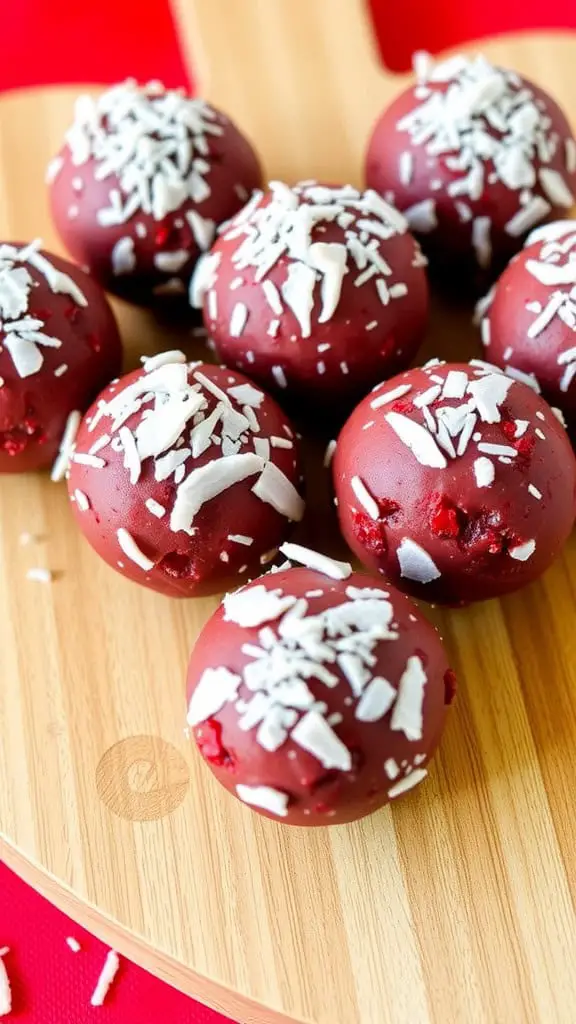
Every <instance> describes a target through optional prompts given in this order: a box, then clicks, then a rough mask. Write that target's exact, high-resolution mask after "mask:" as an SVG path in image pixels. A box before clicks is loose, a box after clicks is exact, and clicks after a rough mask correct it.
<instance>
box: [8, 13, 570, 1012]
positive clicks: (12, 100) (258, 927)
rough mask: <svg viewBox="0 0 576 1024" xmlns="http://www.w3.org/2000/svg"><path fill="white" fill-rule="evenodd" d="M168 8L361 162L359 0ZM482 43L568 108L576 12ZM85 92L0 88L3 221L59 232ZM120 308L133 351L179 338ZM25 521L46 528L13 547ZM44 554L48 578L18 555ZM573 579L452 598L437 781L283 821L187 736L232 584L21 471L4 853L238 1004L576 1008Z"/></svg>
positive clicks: (433, 346) (443, 323) (346, 171)
mask: <svg viewBox="0 0 576 1024" xmlns="http://www.w3.org/2000/svg"><path fill="white" fill-rule="evenodd" d="M175 8H176V11H177V14H178V16H179V20H180V25H181V29H182V37H183V40H184V46H185V50H186V52H187V53H189V54H190V59H191V60H192V59H193V62H194V68H195V72H196V76H197V78H198V79H199V81H200V82H201V85H202V87H203V91H204V92H205V93H206V95H207V96H208V97H209V98H211V99H213V100H214V101H215V102H217V103H219V104H221V105H222V106H223V107H224V108H226V109H227V110H229V112H230V113H231V114H232V115H233V116H235V117H236V118H237V119H238V121H239V122H240V123H241V124H242V125H243V126H244V127H245V128H246V129H247V130H248V132H249V133H250V134H251V135H252V136H253V138H254V140H255V142H256V143H257V145H258V146H259V148H260V150H261V152H262V153H263V156H264V159H265V162H266V169H267V172H268V173H269V175H270V176H278V177H285V178H287V179H288V180H289V181H293V180H295V179H297V178H299V177H310V176H317V177H319V178H324V179H328V180H334V181H338V180H341V181H344V180H346V181H349V180H350V181H352V182H354V183H356V182H359V181H360V180H361V158H362V151H363V147H364V145H365V141H366V137H367V133H368V130H369V126H370V124H371V122H372V120H373V119H374V117H375V115H376V114H377V112H378V110H379V108H380V107H381V105H382V104H383V102H384V101H386V100H387V99H388V98H389V97H390V96H391V95H392V94H393V93H394V92H395V91H396V90H398V89H399V88H400V87H401V86H402V85H403V80H399V79H395V78H393V77H392V76H390V75H387V74H384V73H383V72H382V71H381V70H380V69H379V68H378V66H377V62H376V58H375V55H374V51H373V45H372V40H371V37H370V32H369V28H368V23H367V18H366V15H365V12H364V8H363V4H362V3H361V0H242V3H240V2H238V0H236V2H233V0H179V2H177V3H175ZM485 50H486V52H487V53H488V54H489V55H490V56H491V57H493V58H496V59H498V60H499V61H501V62H502V63H503V64H508V65H511V66H513V67H516V68H517V69H518V70H520V71H523V72H526V73H528V74H530V75H531V76H533V77H534V78H535V79H537V80H538V81H540V82H541V83H542V84H543V85H544V86H545V87H547V88H548V89H549V90H550V91H551V92H552V94H553V95H556V96H557V98H558V99H559V100H560V101H561V102H562V104H563V105H564V107H565V108H566V110H567V111H568V113H570V112H571V111H576V76H575V74H574V65H575V62H576V37H574V36H564V37H562V36H558V35H556V36H527V37H523V38H521V39H507V40H501V41H500V42H498V43H490V44H489V45H488V46H486V47H485ZM75 92H76V90H71V89H51V90H43V91H34V92H29V93H19V94H14V95H11V96H10V95H9V96H5V97H3V98H2V100H0V236H2V237H3V238H7V239H13V238H18V239H28V238H32V237H34V236H37V235H41V236H43V237H44V239H45V243H46V245H47V246H48V248H54V249H59V246H58V243H57V240H56V238H55V236H54V233H53V230H52V228H51V225H50V222H49V219H48V214H47V206H46V197H45V190H44V185H43V170H44V166H45V164H46V162H47V159H48V157H49V156H50V155H52V153H53V152H54V151H55V150H56V149H57V147H58V145H59V142H60V140H61V137H62V133H63V131H64V129H65V127H66V125H67V124H68V122H69V120H70V112H71V106H72V99H73V95H74V93H75ZM116 308H117V310H118V314H119V317H120V320H121V324H122V328H123V332H124V336H125V340H126V346H127V355H128V363H131V364H134V363H135V361H136V359H137V356H138V355H139V354H140V353H141V352H143V351H146V352H151V351H154V350H155V349H157V348H161V347H173V346H174V345H175V344H176V345H178V344H180V343H181V341H188V339H187V338H186V337H185V336H184V337H182V333H181V332H179V331H177V330H176V329H173V330H171V331H170V330H168V329H166V328H161V327H159V326H158V325H154V324H153V323H152V321H151V319H150V318H149V317H148V315H147V314H145V313H142V312H139V311H136V310H133V309H130V308H128V307H126V306H121V305H120V304H117V307H116ZM475 344H476V342H475V340H474V336H473V334H472V332H471V331H470V329H469V327H468V315H467V314H466V313H462V312H461V313H459V314H455V313H453V312H448V311H446V310H442V309H436V310H435V313H434V324H433V329H432V332H431V337H430V339H429V341H428V343H427V345H426V354H427V355H429V354H431V353H432V352H434V354H438V355H441V354H447V355H456V354H457V353H460V354H464V355H467V354H471V353H472V351H473V348H474V345H475ZM317 490H321V487H318V486H317ZM314 501H316V499H314ZM23 531H27V532H29V533H31V534H33V535H34V536H35V537H37V538H39V539H38V540H37V541H36V542H35V543H33V544H31V545H28V546H26V547H23V546H21V545H20V544H19V535H20V534H21V533H22V532H23ZM323 531H324V527H323V526H321V525H320V526H319V525H317V526H316V533H317V535H318V537H320V538H321V537H322V534H323ZM313 534H314V531H313V529H312V535H313ZM38 565H40V566H48V567H49V568H51V569H52V570H54V571H55V573H56V578H55V580H54V582H53V583H52V584H51V585H42V584H39V583H32V582H30V581H28V580H27V579H26V570H27V569H28V568H30V567H32V566H38ZM575 587H576V543H575V542H574V540H573V541H572V543H571V544H569V546H568V550H567V551H566V553H565V556H564V558H563V559H561V560H560V561H559V562H558V563H557V564H556V565H555V566H554V567H553V568H552V569H551V571H550V572H549V573H548V574H547V575H546V577H545V578H544V579H543V580H542V582H540V583H539V584H537V585H535V586H533V587H531V588H529V589H528V590H526V591H524V592H522V593H520V594H518V595H516V596H513V597H510V598H508V599H507V600H506V601H502V602H500V603H497V602H491V603H488V604H485V605H483V606H481V607H475V608H471V609H468V610H466V611H460V612H454V613H442V614H440V613H437V614H436V619H437V621H439V622H440V623H441V626H442V630H443V633H444V635H445V638H446V641H447V644H448V646H449V648H450V652H451V656H452V659H453V662H454V667H455V668H456V669H457V670H458V674H459V676H460V680H461V686H460V697H459V701H458V703H457V706H456V707H455V709H454V711H453V713H452V714H451V716H450V723H449V726H448V729H447V732H446V735H445V740H444V743H443V746H442V751H441V753H440V755H439V756H438V758H437V759H436V762H435V767H434V768H433V770H432V772H431V776H430V779H429V780H428V781H427V782H426V785H425V786H423V787H421V788H420V789H419V790H417V791H415V792H414V793H413V794H411V795H409V796H408V797H407V798H405V799H404V800H403V801H402V802H400V803H398V804H397V805H395V806H394V808H393V809H391V808H387V809H385V810H383V811H381V812H380V813H378V814H377V815H375V816H373V817H372V818H369V819H367V820H365V821H363V822H361V823H359V824H356V825H352V826H346V827H338V828H333V829H330V830H320V831H311V832H306V831H304V830H290V829H289V828H286V827H282V826H280V825H276V824H275V823H273V822H270V821H266V820H264V819H261V818H258V817H256V816H255V815H253V814H251V813H250V811H249V810H248V809H246V808H244V807H242V806H241V805H240V804H239V803H237V802H235V801H233V800H231V799H230V798H229V797H228V795H227V794H226V793H225V792H224V791H222V790H221V789H220V788H219V787H218V786H217V784H216V783H215V782H213V780H212V778H211V776H210V774H209V773H208V772H207V771H206V770H205V769H204V767H203V765H202V764H201V763H200V760H199V758H198V757H197V756H196V755H195V753H194V751H193V750H192V749H191V747H190V746H189V744H188V742H187V741H186V739H185V736H184V733H183V725H184V713H185V709H184V694H183V689H184V675H185V667H186V661H187V657H188V654H189V650H190V647H191V645H192V643H193V641H194V638H195V636H196V634H197V632H198V630H199V628H200V627H201V626H202V624H203V622H204V621H205V620H206V618H207V616H208V615H209V614H210V612H211V611H212V609H213V608H214V607H215V605H216V600H215V599H214V600H202V601H200V600H197V601H194V600H191V601H188V602H176V601H170V600H168V599H165V598H162V597H160V596H157V595H154V594H151V593H147V592H146V591H144V590H140V589H138V588H137V587H136V586H134V585H132V584H130V583H128V582H127V581H124V580H122V579H121V578H120V577H119V576H117V575H116V574H115V573H114V572H112V571H111V570H110V569H108V568H107V567H106V566H105V565H104V564H103V563H100V562H99V561H98V559H97V557H96V556H95V555H94V554H93V553H92V551H91V550H90V549H89V548H88V546H87V545H86V544H85V543H84V542H83V540H82V538H81V536H80V535H79V533H78V532H77V530H76V529H75V527H74V524H73V522H72V519H71V516H70V514H69V511H68V508H67V502H66V495H65V488H64V487H63V486H56V485H53V484H50V483H49V482H48V480H47V479H46V478H44V477H41V476H28V477H8V478H6V477H4V478H2V479H1V480H0V728H1V736H2V741H1V743H0V830H1V834H2V837H3V842H2V852H3V855H4V856H5V858H6V860H7V861H8V862H9V863H10V864H11V865H12V866H13V867H14V868H15V869H16V870H17V871H18V872H19V873H20V874H22V875H23V876H24V877H25V878H27V879H28V880H29V881H31V882H32V883H33V884H34V885H35V886H37V887H38V888H39V889H41V890H42V891H43V892H44V893H46V895H48V896H49V897H50V899H52V900H53V901H54V902H55V903H58V904H59V905H60V906H62V907H63V908H64V909H66V910H67V911H68V912H69V913H71V914H72V915H73V916H75V917H77V918H78V919H79V920H81V921H82V922H83V923H85V924H87V926H88V927H89V928H92V929H93V930H94V931H95V932H96V933H98V934H99V935H101V936H102V937H104V938H105V939H107V941H109V942H110V943H111V944H113V945H115V946H116V948H118V949H119V950H120V951H121V952H124V953H126V954H127V955H129V956H131V957H133V958H134V959H136V960H137V961H139V962H141V963H142V964H143V965H144V966H146V967H147V968H149V969H150V970H152V971H154V972H156V973H157V974H159V975H161V976H162V977H164V978H166V979H168V980H169V981H171V982H173V983H174V984H175V985H177V986H179V987H180V988H182V989H183V990H185V991H187V992H189V993H190V994H193V995H195V996H196V997H197V998H200V999H201V1000H204V1001H205V1002H207V1003H209V1004H211V1005H212V1006H215V1007H217V1008H220V1009H222V1010H224V1011H225V1012H227V1013H228V1014H230V1015H231V1016H233V1017H235V1018H236V1019H237V1020H238V1021H241V1022H254V1024H256V1022H258V1024H262V1022H265V1024H276V1022H285V1024H286V1022H294V1021H299V1022H302V1021H306V1022H313V1024H388V1022H391V1024H432V1022H434V1024H436V1022H437V1024H452V1022H457V1024H460V1022H462V1024H475V1022H486V1024H494V1022H502V1024H531V1022H542V1024H574V1020H575V1014H576V1010H575V1006H576V966H575V965H576V928H575V915H574V904H573V902H572V898H573V895H574V891H575V888H576V853H575V844H574V838H573V837H574V820H575V812H576V796H575V786H574V759H575V753H576V640H575V631H574V623H575V614H574V613H575V608H576V601H575ZM48 955H60V954H59V953H57V952H53V951H47V956H48Z"/></svg>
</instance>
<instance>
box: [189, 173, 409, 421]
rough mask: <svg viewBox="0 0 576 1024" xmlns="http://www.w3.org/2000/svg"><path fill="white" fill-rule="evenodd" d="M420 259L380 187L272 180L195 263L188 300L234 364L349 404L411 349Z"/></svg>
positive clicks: (289, 394)
mask: <svg viewBox="0 0 576 1024" xmlns="http://www.w3.org/2000/svg"><path fill="white" fill-rule="evenodd" d="M424 262H425V261H424V260H423V257H422V255H421V252H420V249H419V246H418V244H417V243H416V242H415V241H414V239H413V237H412V235H411V234H410V233H409V231H408V227H407V224H406V221H405V219H404V217H402V216H401V214H399V213H398V211H397V210H395V209H393V207H391V206H389V205H388V204H387V203H385V202H384V200H382V199H381V198H380V197H379V196H377V195H376V193H375V192H370V191H368V192H359V191H358V190H357V189H355V188H352V187H351V186H350V185H343V186H328V185H320V184H317V183H315V182H303V183H301V184H299V185H296V186H295V187H294V188H289V187H288V186H287V185H285V184H283V183H282V182H271V183H270V187H269V191H268V192H267V193H266V194H262V193H256V194H255V195H254V197H253V199H252V201H251V202H250V203H249V204H248V205H247V206H246V207H245V209H244V210H242V211H241V212H240V213H239V214H237V215H236V217H234V218H233V219H232V220H231V221H230V223H229V224H228V225H227V226H226V229H225V230H224V231H223V233H221V234H220V236H219V237H218V239H217V241H216V242H215V244H214V246H213V248H212V251H211V252H210V254H209V255H208V256H207V257H205V259H204V260H202V262H201V263H200V264H199V265H198V267H197V269H196V272H195V275H194V277H193V279H192V285H191V302H192V304H193V305H196V306H198V307H200V306H202V307H203V313H204V321H205V324H206V327H207V329H208V333H209V334H210V335H211V337H212V338H213V339H214V343H215V346H216V351H217V352H218V354H219V356H220V358H221V359H222V360H223V361H224V362H225V363H226V364H227V365H229V366H235V367H237V369H240V370H242V371H243V372H244V373H246V374H248V375H249V376H250V377H252V378H253V379H254V380H257V381H258V382H259V383H260V384H262V386H263V387H266V388H268V389H270V390H273V391H276V392H278V394H279V395H280V396H281V397H282V398H287V399H289V400H294V399H300V400H304V402H306V403H310V404H312V405H314V406H315V405H317V404H318V403H321V404H322V405H323V406H324V407H327V406H331V407H332V408H333V409H336V410H337V409H338V408H339V407H340V406H342V405H344V406H348V408H349V407H350V406H351V404H352V403H353V401H354V400H355V399H357V398H359V397H361V396H362V395H364V394H366V391H367V390H368V389H369V388H370V387H372V386H373V385H374V384H375V382H376V381H377V380H379V379H381V377H382V376H383V375H385V374H389V373H396V372H397V371H398V370H400V369H402V368H403V367H405V366H407V365H408V363H409V362H410V360H411V359H412V358H413V356H414V355H415V353H416V351H417V349H418V347H419V345H420V342H421V341H422V337H423V334H424V331H425V329H426V325H427V320H428V285H427V280H426V274H425V271H424Z"/></svg>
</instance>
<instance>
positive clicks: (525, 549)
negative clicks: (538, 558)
mask: <svg viewBox="0 0 576 1024" xmlns="http://www.w3.org/2000/svg"><path fill="white" fill-rule="evenodd" d="M535 550H536V541H535V540H527V541H526V542H525V543H524V544H518V545H517V546H516V547H515V548H510V550H509V552H508V554H509V555H510V558H515V559H516V561H517V562H527V561H528V559H529V558H531V557H532V555H533V554H534V552H535Z"/></svg>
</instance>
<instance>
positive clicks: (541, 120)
mask: <svg viewBox="0 0 576 1024" xmlns="http://www.w3.org/2000/svg"><path fill="white" fill-rule="evenodd" d="M415 70H416V75H417V81H416V83H415V85H413V86H411V87H410V88H409V89H406V90H405V91H404V92H402V93H401V94H400V95H399V96H398V97H397V98H396V99H395V100H394V101H393V103H392V104H391V105H390V106H389V107H388V108H387V109H386V110H385V111H384V112H383V114H382V115H381V117H380V119H379V120H378V122H377V123H376V125H375V127H374V130H373V133H372V136H371V139H370V143H369V146H368V151H367V156H366V181H367V184H368V185H369V187H370V188H373V189H376V191H377V192H379V193H380V194H381V195H383V196H385V197H386V198H387V199H389V200H390V202H393V203H394V204H395V205H396V206H397V207H398V209H400V210H402V211H403V212H404V214H405V216H406V218H407V220H408V223H409V225H410V227H411V229H412V230H413V231H414V233H415V234H416V235H417V237H418V238H419V239H420V240H421V242H422V244H423V246H424V248H425V251H426V253H427V255H428V256H429V257H430V264H431V269H433V270H435V271H437V272H438V273H439V274H440V275H442V274H444V275H445V276H446V281H449V280H450V279H451V278H457V279H458V281H461V280H462V279H463V278H467V279H468V282H469V284H471V285H473V286H475V287H481V286H482V285H483V284H485V283H486V281H487V280H489V279H490V278H491V279H494V277H496V276H497V274H498V273H499V272H500V271H501V270H502V269H503V267H504V266H505V265H506V263H507V262H508V260H509V259H510V258H511V257H512V256H513V255H514V253H515V252H517V250H518V249H519V248H521V246H522V242H523V240H524V238H525V237H526V235H527V234H528V232H529V231H530V230H531V229H532V228H534V227H535V226H536V225H538V224H540V223H542V222H543V221H544V220H546V219H549V218H550V217H551V216H558V215H561V214H562V212H563V211H565V210H568V209H569V208H570V207H571V206H572V205H573V203H574V193H575V191H576V142H575V141H574V137H573V134H572V131H571V129H570V126H569V124H568V121H567V120H566V117H565V116H564V114H563V113H562V111H561V110H560V108H559V107H558V105H557V103H555V101H554V100H553V99H552V98H551V97H550V96H548V94H547V93H546V92H544V90H543V89H540V88H539V87H538V86H536V85H534V84H533V83H532V82H529V81H528V80H527V79H526V78H523V77H522V76H521V75H519V74H517V72H515V71H511V70H507V69H505V68H499V67H494V66H493V65H492V64H490V63H489V62H488V61H487V60H486V58H485V57H483V56H481V55H479V56H475V57H465V56H461V55H460V56H455V57H451V58H449V59H448V60H446V61H443V62H442V63H440V64H434V62H433V61H432V59H431V58H430V56H429V55H428V54H424V53H420V54H418V55H417V56H416V58H415Z"/></svg>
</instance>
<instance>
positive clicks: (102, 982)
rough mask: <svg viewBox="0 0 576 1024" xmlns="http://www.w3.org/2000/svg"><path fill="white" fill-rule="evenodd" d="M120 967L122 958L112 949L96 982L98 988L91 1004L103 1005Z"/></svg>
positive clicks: (94, 992)
mask: <svg viewBox="0 0 576 1024" xmlns="http://www.w3.org/2000/svg"><path fill="white" fill-rule="evenodd" d="M119 967H120V958H119V956H118V954H117V953H116V952H115V951H114V950H113V949H111V950H110V951H109V953H108V954H107V956H106V960H105V961H104V966H103V968H102V971H101V974H100V977H99V978H98V981H97V982H96V988H95V989H94V991H93V993H92V998H91V999H90V1005H91V1006H102V1005H103V1004H104V1001H105V999H106V996H107V995H108V993H109V991H110V989H111V987H112V985H113V983H114V979H115V978H116V975H117V974H118V970H119Z"/></svg>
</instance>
